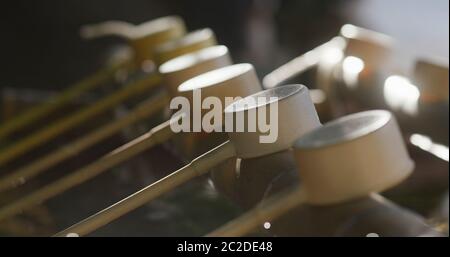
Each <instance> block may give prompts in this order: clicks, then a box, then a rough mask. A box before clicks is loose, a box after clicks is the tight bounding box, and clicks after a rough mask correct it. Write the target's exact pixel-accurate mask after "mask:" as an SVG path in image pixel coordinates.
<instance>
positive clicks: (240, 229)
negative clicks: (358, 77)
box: [208, 110, 414, 236]
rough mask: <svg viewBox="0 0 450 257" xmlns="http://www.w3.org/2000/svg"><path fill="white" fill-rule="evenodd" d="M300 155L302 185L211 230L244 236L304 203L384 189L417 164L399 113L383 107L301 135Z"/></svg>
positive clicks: (297, 148)
mask: <svg viewBox="0 0 450 257" xmlns="http://www.w3.org/2000/svg"><path fill="white" fill-rule="evenodd" d="M368 145H370V147H367V146H368ZM294 156H295V158H296V160H297V164H298V166H299V167H301V172H300V177H301V181H302V182H301V186H300V187H299V188H298V187H297V188H292V189H289V190H286V191H284V192H282V193H279V194H276V195H274V196H273V197H271V198H269V199H267V201H265V202H263V203H261V204H260V205H259V206H257V207H255V208H254V209H252V210H250V211H249V212H247V213H245V214H243V215H242V216H240V217H238V218H236V219H235V220H233V221H230V222H228V223H227V224H225V225H224V226H223V227H220V228H218V229H217V230H215V231H213V232H211V233H209V234H208V236H244V235H246V234H248V233H250V232H251V231H253V230H254V229H256V228H257V227H259V226H260V225H262V224H264V223H265V222H269V221H271V220H274V219H276V218H277V217H280V216H281V215H283V214H285V213H287V212H288V211H289V210H292V209H294V208H295V207H298V206H300V205H302V204H311V205H318V206H326V205H332V204H338V203H344V202H347V201H350V200H353V199H358V198H361V197H365V196H367V195H370V194H372V193H377V192H382V191H385V190H387V189H389V188H392V187H394V186H395V185H397V184H399V183H400V182H402V181H404V180H405V179H406V178H407V177H408V176H409V175H410V174H411V173H412V171H413V168H414V163H413V161H412V160H411V159H410V157H409V155H408V153H407V150H406V147H405V144H404V142H403V139H402V136H401V133H400V129H399V128H398V125H397V122H396V120H395V118H394V117H393V115H392V114H391V113H389V112H388V111H380V110H376V111H367V112H361V113H356V114H352V115H348V116H344V117H342V118H339V119H337V120H335V121H332V122H329V123H326V124H324V125H323V126H322V127H320V128H317V129H315V130H314V131H312V132H310V133H308V134H306V135H305V136H303V137H301V138H300V139H298V140H297V141H296V143H295V144H294Z"/></svg>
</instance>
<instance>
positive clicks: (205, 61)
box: [0, 46, 231, 192]
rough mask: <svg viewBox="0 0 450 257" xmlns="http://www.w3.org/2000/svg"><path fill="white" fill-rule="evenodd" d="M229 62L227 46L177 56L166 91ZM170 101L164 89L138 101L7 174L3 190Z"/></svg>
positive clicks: (165, 69) (165, 73)
mask: <svg viewBox="0 0 450 257" xmlns="http://www.w3.org/2000/svg"><path fill="white" fill-rule="evenodd" d="M227 65H231V58H230V56H229V52H228V49H227V47H225V46H212V47H207V48H205V49H202V50H199V51H196V52H193V53H189V54H186V55H182V56H179V57H177V58H174V59H172V60H170V61H168V62H166V63H164V64H162V65H161V66H160V68H159V70H160V74H162V77H163V85H164V86H165V88H166V90H165V91H168V93H169V95H170V96H172V97H175V96H176V95H177V94H178V93H177V91H176V88H177V87H178V85H179V84H181V82H183V81H185V80H188V79H190V78H192V77H194V76H196V75H200V74H201V73H203V72H207V71H210V70H213V69H217V68H220V67H224V66H227ZM168 102H169V99H168V96H167V94H166V92H161V93H159V94H158V95H155V96H153V97H151V98H150V99H148V100H146V101H144V102H143V103H140V104H138V105H137V106H136V107H135V108H133V109H132V110H131V111H130V112H129V113H127V114H126V115H125V116H123V117H121V118H120V119H117V120H114V121H112V122H110V123H108V124H106V125H104V126H101V127H100V128H98V129H95V130H94V131H92V132H90V133H88V134H87V135H84V136H82V137H80V138H78V139H76V140H74V141H72V142H69V143H67V144H66V145H64V146H63V147H61V148H59V149H56V150H55V151H53V152H51V153H50V154H48V155H45V156H44V157H42V158H39V159H37V160H36V161H33V162H31V163H30V164H27V165H25V166H24V167H21V168H19V169H17V170H15V171H13V172H11V173H9V174H8V175H7V176H4V177H2V178H0V192H2V191H5V190H8V189H12V188H14V187H17V186H19V185H21V184H24V183H25V182H26V181H28V180H29V179H31V178H33V177H35V176H37V175H39V174H40V173H42V172H45V171H46V170H48V169H49V168H50V167H53V166H55V165H57V164H58V163H61V162H63V161H64V160H67V159H68V158H70V157H74V156H76V155H77V154H78V153H80V152H82V151H83V150H85V149H87V148H88V147H91V146H93V145H95V144H97V143H99V142H101V141H102V140H104V139H106V138H108V137H109V136H111V135H113V134H115V133H118V132H119V131H120V130H122V129H123V128H125V127H127V126H129V125H131V124H133V123H136V122H138V121H140V120H144V119H146V118H148V117H149V116H151V115H153V114H155V113H157V112H160V111H161V110H162V109H164V107H166V105H167V103H168Z"/></svg>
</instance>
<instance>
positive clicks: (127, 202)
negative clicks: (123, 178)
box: [55, 141, 235, 236]
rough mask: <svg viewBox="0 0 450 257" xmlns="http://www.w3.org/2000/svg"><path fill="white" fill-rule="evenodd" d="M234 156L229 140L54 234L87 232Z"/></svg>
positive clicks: (83, 233)
mask: <svg viewBox="0 0 450 257" xmlns="http://www.w3.org/2000/svg"><path fill="white" fill-rule="evenodd" d="M234 155H235V151H234V146H233V145H232V144H231V143H230V142H229V141H227V142H225V143H223V144H221V145H219V146H217V147H216V148H214V149H212V150H210V151H208V152H207V153H205V154H203V155H201V156H200V157H198V158H196V159H194V160H193V161H192V162H191V163H189V164H188V165H186V166H184V167H183V168H181V169H179V170H177V171H175V172H173V173H172V174H170V175H168V176H166V177H164V178H162V179H160V180H158V181H156V182H155V183H153V184H151V185H149V186H147V187H145V188H144V189H142V190H140V191H138V192H136V193H134V194H132V195H130V196H128V197H127V198H125V199H123V200H121V201H119V202H117V203H116V204H114V205H112V206H110V207H108V208H106V209H104V210H102V211H100V212H98V213H96V214H94V215H92V216H91V217H89V218H87V219H85V220H83V221H81V222H79V223H78V224H75V225H73V226H72V227H70V228H68V229H66V230H64V231H62V232H60V233H58V234H56V235H55V236H68V235H74V234H76V235H78V236H83V235H86V234H88V233H90V232H92V231H94V230H96V229H98V228H100V227H103V226H105V225H106V224H108V223H110V222H112V221H114V220H116V219H118V218H119V217H121V216H123V215H125V214H127V213H129V212H131V211H133V210H135V209H136V208H138V207H141V206H143V205H144V204H146V203H148V202H149V201H151V200H153V199H155V198H157V197H158V196H160V195H162V194H164V193H167V192H169V191H170V190H172V189H174V188H175V187H177V186H179V185H181V184H183V183H185V182H187V181H189V180H191V179H192V178H195V177H198V176H201V175H203V174H205V173H207V172H208V171H209V170H210V169H211V168H212V167H214V166H215V165H217V164H218V163H221V162H223V161H225V160H227V159H229V158H231V157H233V156H234Z"/></svg>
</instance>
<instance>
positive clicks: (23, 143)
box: [0, 74, 161, 166]
mask: <svg viewBox="0 0 450 257" xmlns="http://www.w3.org/2000/svg"><path fill="white" fill-rule="evenodd" d="M160 80H161V78H160V77H159V75H157V74H150V75H149V76H146V77H145V78H142V79H138V80H136V81H133V82H130V83H129V84H127V85H124V86H123V88H121V89H119V90H117V91H115V92H113V93H112V94H110V95H108V96H106V97H104V98H102V99H100V100H99V101H97V102H95V103H93V104H92V105H90V106H86V107H84V108H83V109H81V110H79V111H77V112H76V113H74V114H72V115H69V116H67V117H65V118H63V119H60V120H57V121H55V122H53V123H52V124H50V125H48V126H46V127H44V128H43V129H41V130H39V131H37V132H35V133H33V134H31V135H29V136H27V137H25V138H23V139H21V140H19V141H18V142H16V143H14V144H12V145H11V146H10V147H6V148H5V149H3V150H2V151H0V166H2V165H3V164H5V163H8V162H10V161H13V160H15V159H17V158H18V157H19V156H21V155H22V154H24V153H27V152H30V151H31V150H33V149H35V148H37V147H38V146H40V145H43V144H45V143H48V142H49V141H50V140H52V139H53V138H55V137H57V136H59V135H61V134H63V133H65V132H67V131H69V130H70V129H74V128H75V127H76V126H79V125H80V124H82V123H83V122H86V121H88V120H90V119H93V118H95V117H96V116H97V115H100V114H102V113H104V112H105V111H107V110H110V109H112V108H114V107H115V106H117V105H118V104H120V103H122V102H124V101H126V100H128V99H131V98H133V97H136V96H138V95H140V94H143V93H145V92H148V91H149V90H150V89H152V88H154V87H156V86H157V85H159V82H160Z"/></svg>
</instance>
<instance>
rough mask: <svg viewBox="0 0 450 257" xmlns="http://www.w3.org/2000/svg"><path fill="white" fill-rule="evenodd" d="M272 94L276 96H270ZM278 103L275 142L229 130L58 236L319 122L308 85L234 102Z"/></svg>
mask: <svg viewBox="0 0 450 257" xmlns="http://www.w3.org/2000/svg"><path fill="white" fill-rule="evenodd" d="M180 87H183V84H182V85H181V86H180ZM258 97H261V98H262V99H264V101H263V102H259V103H255V102H253V101H252V100H254V99H257V98H258ZM269 97H276V98H277V99H275V100H274V99H269ZM275 103H276V106H277V107H280V111H279V112H278V119H279V120H280V121H281V122H280V123H279V124H278V125H279V127H278V132H279V134H278V139H277V140H276V141H275V142H274V143H267V144H264V143H260V141H259V136H262V135H264V134H265V133H263V132H261V131H256V132H229V137H230V141H227V142H225V143H223V144H222V145H220V146H218V147H216V148H214V149H212V150H210V151H208V152H207V153H205V154H203V155H201V156H199V157H197V158H196V159H194V160H193V161H192V162H191V163H189V164H188V165H186V166H185V167H183V168H181V169H179V170H177V171H175V172H173V173H172V174H170V175H168V176H167V177H165V178H163V179H160V180H159V181H157V182H155V183H153V184H151V185H149V186H148V187H146V188H144V189H142V190H140V191H138V192H136V193H134V194H133V195H131V196H129V197H127V198H125V199H123V200H121V201H119V202H117V203H116V204H114V205H112V206H110V207H108V208H106V209H104V210H103V211H100V212H98V213H96V214H94V215H93V216H91V217H89V218H87V219H85V220H83V221H81V222H79V223H77V224H75V225H73V226H72V227H70V228H68V229H66V230H64V231H62V232H60V233H58V234H57V235H56V236H66V235H68V234H77V235H80V236H83V235H86V234H88V233H90V232H92V231H94V230H96V229H98V228H100V227H102V226H104V225H106V224H108V223H110V222H111V221H113V220H116V219H118V218H119V217H121V216H123V215H125V214H127V213H129V212H130V211H132V210H134V209H136V208H138V207H140V206H142V205H144V204H146V203H148V202H150V201H151V200H153V199H155V198H156V197H158V196H160V195H162V194H164V193H167V192H169V191H170V190H173V189H174V188H176V187H177V186H180V185H181V184H184V183H186V182H188V181H189V180H191V179H193V178H195V177H198V176H202V175H204V174H206V173H208V171H209V170H210V169H211V168H212V167H214V166H216V165H217V164H219V163H221V162H223V161H225V160H227V159H229V158H231V157H234V156H236V155H237V156H240V157H242V158H252V157H258V156H262V155H266V154H271V153H275V152H278V151H281V150H285V149H287V148H289V147H290V146H291V144H292V142H293V141H294V138H298V137H299V135H302V134H304V133H306V132H307V131H310V130H311V129H313V128H315V127H317V126H320V122H319V120H318V117H317V114H316V112H315V109H314V105H313V103H312V101H311V99H310V97H309V92H308V90H307V89H306V87H304V86H301V85H289V86H285V87H278V88H274V89H269V90H266V91H262V92H260V93H256V94H253V95H251V96H249V97H246V98H244V99H243V100H240V101H237V102H236V104H235V105H232V106H237V107H238V108H239V110H238V111H237V112H238V113H239V112H240V113H241V114H245V113H246V109H245V107H242V106H245V105H247V104H248V105H251V107H249V109H253V110H255V109H258V110H260V109H261V108H266V107H267V108H277V107H274V106H275ZM233 112H234V111H233V109H232V108H230V107H227V108H226V109H225V121H226V122H231V120H233V119H234V113H233ZM247 114H248V113H247ZM247 117H248V116H247ZM249 120H250V119H249Z"/></svg>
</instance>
